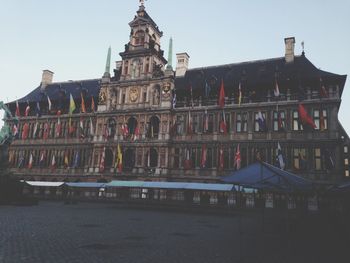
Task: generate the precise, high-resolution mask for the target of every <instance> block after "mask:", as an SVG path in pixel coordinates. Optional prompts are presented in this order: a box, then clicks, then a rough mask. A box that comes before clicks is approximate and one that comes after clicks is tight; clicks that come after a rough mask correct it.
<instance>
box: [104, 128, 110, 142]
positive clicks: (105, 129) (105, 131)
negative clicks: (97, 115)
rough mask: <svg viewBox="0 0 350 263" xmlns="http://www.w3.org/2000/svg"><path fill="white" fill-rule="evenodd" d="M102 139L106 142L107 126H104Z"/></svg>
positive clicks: (107, 136)
mask: <svg viewBox="0 0 350 263" xmlns="http://www.w3.org/2000/svg"><path fill="white" fill-rule="evenodd" d="M103 138H104V139H105V140H107V139H108V138H109V131H108V124H105V126H104V129H103Z"/></svg>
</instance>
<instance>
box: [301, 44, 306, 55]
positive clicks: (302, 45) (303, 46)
mask: <svg viewBox="0 0 350 263" xmlns="http://www.w3.org/2000/svg"><path fill="white" fill-rule="evenodd" d="M301 47H302V49H303V52H302V53H301V54H302V55H303V56H304V55H305V43H304V41H301Z"/></svg>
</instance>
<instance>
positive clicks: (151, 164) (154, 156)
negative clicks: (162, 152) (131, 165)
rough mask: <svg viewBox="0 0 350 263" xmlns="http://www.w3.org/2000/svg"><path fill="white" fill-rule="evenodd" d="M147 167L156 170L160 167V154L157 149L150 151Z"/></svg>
mask: <svg viewBox="0 0 350 263" xmlns="http://www.w3.org/2000/svg"><path fill="white" fill-rule="evenodd" d="M145 166H146V167H148V168H155V167H157V166H158V152H157V150H156V149H155V148H150V150H149V151H148V153H147V158H146V164H145Z"/></svg>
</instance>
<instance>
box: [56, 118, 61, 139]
mask: <svg viewBox="0 0 350 263" xmlns="http://www.w3.org/2000/svg"><path fill="white" fill-rule="evenodd" d="M61 129H62V126H61V119H60V118H58V120H57V125H56V137H60V136H61Z"/></svg>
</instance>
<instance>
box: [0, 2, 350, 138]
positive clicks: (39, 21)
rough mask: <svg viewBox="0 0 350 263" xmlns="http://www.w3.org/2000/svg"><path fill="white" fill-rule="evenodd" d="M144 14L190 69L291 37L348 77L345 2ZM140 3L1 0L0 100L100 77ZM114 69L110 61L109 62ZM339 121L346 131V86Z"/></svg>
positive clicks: (156, 6)
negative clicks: (47, 83)
mask: <svg viewBox="0 0 350 263" xmlns="http://www.w3.org/2000/svg"><path fill="white" fill-rule="evenodd" d="M145 5H146V10H147V12H148V13H149V14H150V15H151V17H152V18H153V20H154V21H155V22H156V23H157V24H158V26H159V27H160V29H161V30H162V31H163V32H164V37H163V39H162V48H163V49H164V50H165V51H166V53H165V54H167V49H168V48H167V47H168V42H169V37H170V36H172V37H173V39H174V53H177V52H187V53H188V54H189V55H190V57H191V58H190V67H200V66H210V65H219V64H226V63H234V62H242V61H249V60H255V59H266V58H272V57H281V56H283V55H284V38H285V37H289V36H295V37H296V42H297V43H296V54H300V53H301V45H300V43H301V41H304V42H305V52H306V56H307V57H308V58H309V59H310V60H311V62H313V63H314V64H315V66H316V67H319V68H321V69H322V70H326V71H330V72H333V73H337V74H347V75H349V74H350V27H349V25H350V15H349V10H350V1H348V0H332V1H329V0H322V1H319V0H308V1H305V0H303V1H300V0H294V1H280V0H266V1H258V0H254V1H253V0H250V1H249V0H240V1H238V0H216V1H209V0H201V1H199V0H190V1H189V0H176V1H175V0H174V1H170V0H166V1H165V0H148V1H146V4H145ZM138 6H139V2H138V0H99V1H97V0H74V1H72V0H61V1H54V0H51V1H50V0H45V1H44V0H25V1H23V0H0V81H1V93H0V100H2V101H5V102H7V101H12V100H15V99H16V98H20V97H22V96H24V95H26V94H27V93H29V92H30V91H31V90H33V89H34V88H36V87H37V86H38V85H39V84H40V80H41V73H42V70H43V69H50V70H51V71H53V72H55V75H54V81H67V80H80V79H91V78H99V77H101V76H102V74H103V71H104V65H105V60H106V55H107V49H108V47H109V45H111V46H112V60H113V61H116V60H119V59H120V57H119V55H118V54H119V52H121V51H123V49H124V45H125V44H126V43H127V42H128V39H129V33H130V28H129V26H128V23H129V22H130V21H131V20H132V19H133V17H134V15H135V12H136V11H137V9H138ZM113 67H114V64H113ZM342 99H343V103H342V105H341V108H340V114H339V118H340V120H341V122H342V124H343V126H344V127H345V128H346V130H347V131H348V133H349V132H350V122H349V121H348V120H349V114H350V103H349V102H350V84H349V81H347V84H346V87H345V90H344V93H343V98H342Z"/></svg>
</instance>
